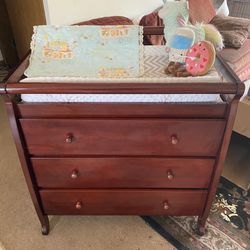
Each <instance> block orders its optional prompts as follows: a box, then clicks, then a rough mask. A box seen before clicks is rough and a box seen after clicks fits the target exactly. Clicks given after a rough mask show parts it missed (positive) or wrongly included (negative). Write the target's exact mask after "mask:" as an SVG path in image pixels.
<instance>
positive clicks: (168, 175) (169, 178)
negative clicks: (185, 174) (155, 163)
mask: <svg viewBox="0 0 250 250" xmlns="http://www.w3.org/2000/svg"><path fill="white" fill-rule="evenodd" d="M167 177H168V180H170V181H171V180H173V179H174V174H173V172H172V171H171V170H169V171H168V172H167Z"/></svg>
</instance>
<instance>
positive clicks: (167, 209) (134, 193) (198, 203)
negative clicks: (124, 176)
mask: <svg viewBox="0 0 250 250" xmlns="http://www.w3.org/2000/svg"><path fill="white" fill-rule="evenodd" d="M40 195H41V198H42V203H43V208H44V211H45V213H46V214H51V215H63V214H64V215H70V214H86V215H93V214H95V215H200V214H201V213H202V210H203V208H204V204H205V200H206V196H207V192H206V191H202V190H198V191H193V190H152V189H151V190H150V189H146V190H136V189H133V190H119V189H118V190H46V189H45V190H42V191H40Z"/></svg>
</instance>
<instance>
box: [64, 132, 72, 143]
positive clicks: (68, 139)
mask: <svg viewBox="0 0 250 250" xmlns="http://www.w3.org/2000/svg"><path fill="white" fill-rule="evenodd" d="M73 137H74V136H73V135H72V134H67V135H66V139H65V142H66V143H72V141H73Z"/></svg>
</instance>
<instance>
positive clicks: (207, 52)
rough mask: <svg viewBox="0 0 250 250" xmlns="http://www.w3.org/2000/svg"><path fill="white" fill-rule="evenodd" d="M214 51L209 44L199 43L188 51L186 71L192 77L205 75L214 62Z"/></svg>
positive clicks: (207, 42) (205, 42)
mask: <svg viewBox="0 0 250 250" xmlns="http://www.w3.org/2000/svg"><path fill="white" fill-rule="evenodd" d="M215 54H216V53H215V49H214V46H213V44H212V43H211V42H209V41H201V42H198V43H196V44H195V45H194V46H193V47H191V48H190V49H189V50H188V53H187V56H186V69H187V71H188V72H189V73H190V74H191V75H193V76H201V75H205V74H207V72H208V71H209V70H210V69H211V67H212V66H213V65H214V62H215Z"/></svg>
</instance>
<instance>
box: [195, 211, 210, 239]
mask: <svg viewBox="0 0 250 250" xmlns="http://www.w3.org/2000/svg"><path fill="white" fill-rule="evenodd" d="M206 220H207V219H204V218H202V217H200V216H199V217H198V222H197V228H196V233H197V234H198V235H199V236H203V235H204V234H205V231H206V229H205V225H206Z"/></svg>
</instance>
